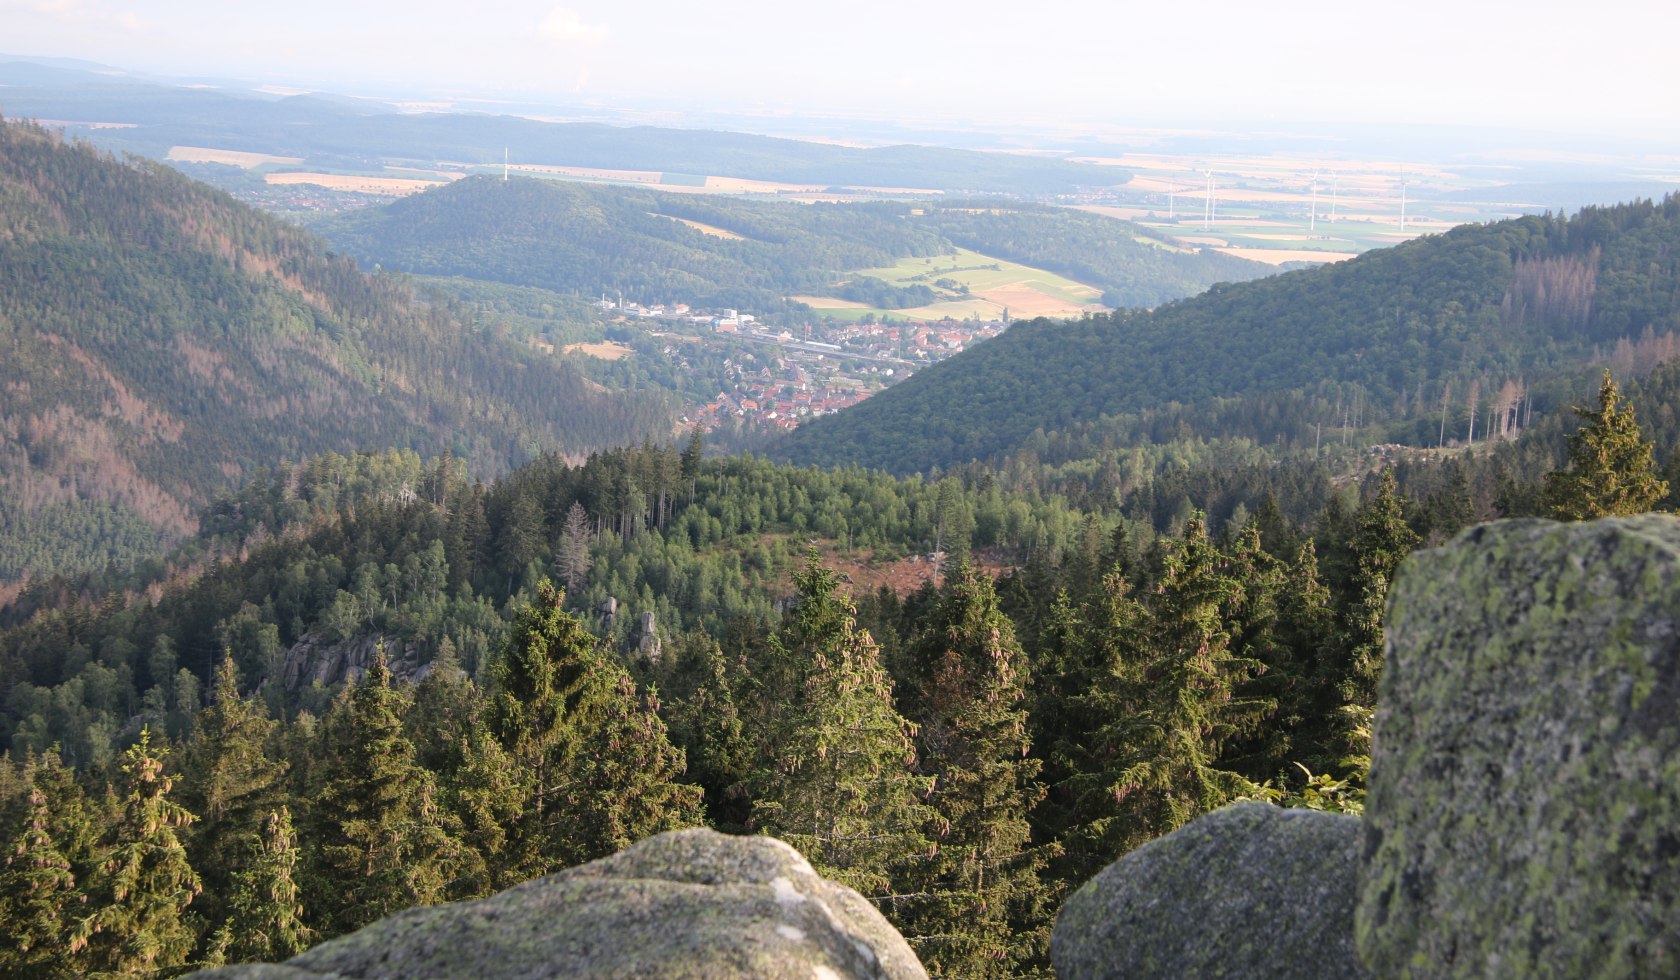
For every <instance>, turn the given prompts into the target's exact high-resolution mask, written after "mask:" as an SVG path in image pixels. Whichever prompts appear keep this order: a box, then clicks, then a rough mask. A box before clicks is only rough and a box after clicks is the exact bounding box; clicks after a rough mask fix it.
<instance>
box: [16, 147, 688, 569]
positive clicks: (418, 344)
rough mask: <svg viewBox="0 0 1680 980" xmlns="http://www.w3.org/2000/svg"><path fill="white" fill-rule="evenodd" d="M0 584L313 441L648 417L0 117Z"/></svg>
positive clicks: (439, 444) (255, 216) (194, 505)
mask: <svg viewBox="0 0 1680 980" xmlns="http://www.w3.org/2000/svg"><path fill="white" fill-rule="evenodd" d="M0 351H4V355H3V356H0V582H4V581H6V580H8V579H11V578H14V577H15V576H17V575H18V574H20V573H21V571H22V570H23V569H25V568H28V569H30V570H32V571H33V572H34V573H37V574H45V573H49V572H52V571H57V570H73V569H76V568H85V567H88V566H102V565H104V564H105V562H106V561H108V560H110V561H117V562H118V563H119V564H121V563H125V562H131V561H132V560H134V558H136V557H138V556H140V555H144V554H147V553H155V551H156V549H157V547H158V546H159V544H160V543H161V542H162V541H163V540H167V539H169V538H172V537H175V536H178V535H181V534H184V533H186V532H188V531H189V530H190V529H191V528H192V526H193V524H194V514H195V512H196V511H197V509H198V508H199V507H200V506H201V505H203V504H204V503H206V502H207V501H208V500H209V499H210V496H211V494H212V493H213V492H214V491H216V490H217V489H219V488H222V487H227V486H230V485H234V484H237V483H239V482H240V481H241V480H242V479H243V478H245V477H246V476H248V475H249V474H251V473H253V472H255V471H257V470H260V469H263V468H266V467H268V466H271V465H273V464H274V463H276V462H278V461H280V460H282V459H297V458H300V457H301V456H303V455H305V454H312V453H319V452H324V451H327V450H334V451H338V452H348V451H354V450H358V449H362V448H377V449H383V448H386V447H393V446H394V447H407V448H412V449H415V450H418V451H420V452H424V453H439V452H443V451H445V450H449V451H453V452H454V453H455V454H456V455H457V456H460V457H464V458H466V459H468V460H470V461H471V462H472V463H473V464H474V466H475V468H476V469H478V470H480V471H483V472H497V471H500V470H504V469H506V468H508V467H510V466H512V465H515V464H517V463H519V462H521V461H523V460H526V459H529V458H531V457H532V456H534V455H535V454H536V453H538V452H539V451H541V450H545V449H547V450H559V451H569V452H578V453H581V452H586V451H588V450H590V449H592V448H596V447H602V446H607V445H616V444H622V443H625V442H628V441H632V440H639V439H640V438H642V437H643V436H644V435H646V434H649V433H668V432H669V431H670V426H671V420H672V411H671V408H670V406H669V405H668V403H667V402H666V400H665V399H664V398H663V397H661V396H657V395H648V394H643V395H612V394H608V393H605V392H603V391H602V390H601V389H599V388H598V387H597V386H593V385H591V383H590V382H589V381H588V380H587V379H586V378H584V377H583V376H582V374H581V373H579V372H578V371H577V370H575V369H573V368H571V367H568V366H566V365H564V364H562V363H560V362H558V361H556V360H554V359H553V358H549V357H544V356H540V355H537V354H535V353H534V352H531V351H529V350H528V349H526V348H524V347H523V346H519V345H516V344H514V343H512V342H510V341H509V340H507V339H505V338H502V337H500V336H498V335H497V332H496V331H495V330H493V329H486V330H475V329H469V328H466V327H463V326H462V324H461V322H460V321H459V320H458V319H457V318H456V317H455V316H454V315H453V313H452V312H451V310H450V309H448V308H445V307H443V306H439V305H435V304H432V303H428V302H421V301H418V300H416V299H415V298H414V296H413V295H412V294H411V293H410V291H409V290H408V289H407V287H404V286H402V285H401V284H399V283H396V282H394V281H388V280H383V279H378V278H374V277H370V276H368V275H366V274H364V273H363V272H361V271H360V270H359V269H357V267H356V265H355V264H354V262H352V261H351V260H350V259H348V258H342V257H334V256H333V255H331V254H330V253H329V252H328V251H327V247H326V245H325V244H324V243H323V242H321V241H320V240H319V239H318V238H316V237H315V236H314V235H311V234H308V233H306V232H303V231H300V230H298V229H296V228H294V227H292V226H290V225H287V224H284V223H282V222H280V221H278V220H276V219H274V218H272V217H270V216H268V215H266V214H263V213H261V212H258V211H256V210H253V209H251V208H248V207H245V206H243V205H240V204H238V203H236V202H234V201H233V200H232V199H231V198H228V197H227V196H226V195H223V194H221V193H219V192H216V191H213V190H211V189H209V188H207V187H205V186H203V185H200V184H196V183H194V182H192V181H190V180H188V179H187V178H185V177H182V176H181V175H180V174H177V173H175V172H174V171H171V170H169V169H167V168H165V167H162V166H158V165H151V164H142V163H134V164H125V163H119V162H117V161H115V160H113V159H111V158H110V157H108V156H106V155H104V154H103V153H100V152H97V151H94V150H92V149H90V148H88V147H86V146H81V145H74V144H66V143H64V142H62V141H61V140H60V139H58V138H57V137H56V136H54V135H52V134H49V133H47V132H46V131H44V130H41V129H39V128H36V127H33V126H29V125H23V124H16V123H12V124H0Z"/></svg>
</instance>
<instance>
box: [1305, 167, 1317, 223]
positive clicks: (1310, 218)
mask: <svg viewBox="0 0 1680 980" xmlns="http://www.w3.org/2000/svg"><path fill="white" fill-rule="evenodd" d="M1318 174H1319V171H1317V170H1314V171H1313V176H1312V208H1311V210H1309V211H1308V212H1307V231H1309V232H1316V231H1317V230H1318Z"/></svg>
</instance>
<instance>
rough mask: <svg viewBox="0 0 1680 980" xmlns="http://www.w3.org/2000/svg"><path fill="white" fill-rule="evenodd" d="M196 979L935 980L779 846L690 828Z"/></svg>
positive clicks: (870, 912)
mask: <svg viewBox="0 0 1680 980" xmlns="http://www.w3.org/2000/svg"><path fill="white" fill-rule="evenodd" d="M197 976H200V977H205V978H210V977H218V978H225V977H238V978H246V980H270V978H272V980H311V978H317V980H318V978H330V977H339V976H342V977H357V978H380V977H391V978H396V977H405V978H427V977H497V978H510V980H511V978H535V977H579V978H592V977H600V978H607V977H615V978H616V977H642V978H669V980H678V978H691V977H692V978H701V977H728V976H741V977H769V978H779V977H786V978H790V980H791V978H795V977H797V978H799V980H814V978H815V980H822V978H829V980H839V978H843V977H844V978H851V977H867V978H881V980H898V978H910V977H926V976H927V973H926V972H925V971H924V970H923V969H922V966H921V964H920V963H919V962H917V960H916V956H915V954H914V953H912V952H911V951H910V947H909V945H908V944H906V943H905V941H904V939H903V937H901V936H900V935H899V934H898V933H897V932H896V931H895V930H894V929H893V928H892V926H890V925H888V924H887V920H886V919H884V918H882V916H881V914H880V913H879V912H878V911H876V910H875V907H874V906H872V905H870V904H869V902H867V901H865V900H864V899H863V897H862V896H860V895H858V894H857V893H856V892H854V891H852V890H851V889H849V888H846V887H844V886H841V885H837V884H834V883H833V882H830V881H825V880H824V879H822V878H820V877H818V876H817V874H816V872H814V871H812V870H811V866H810V865H809V864H808V863H806V861H805V859H804V858H803V857H801V856H800V855H799V853H798V852H797V851H795V850H794V849H793V848H791V847H789V846H788V845H786V844H784V843H782V842H780V841H777V840H773V839H771V838H768V837H728V836H725V835H723V834H718V833H714V832H712V831H710V830H680V831H674V832H672V833H668V834H661V835H659V836H657V837H651V838H649V839H647V840H645V841H642V842H641V843H639V844H637V845H635V846H634V847H631V848H628V849H626V850H624V851H622V852H620V853H618V854H616V855H613V856H612V857H609V858H603V859H602V860H599V861H595V862H592V863H590V864H586V865H583V866H581V867H577V868H572V869H570V870H568V871H562V872H560V873H558V874H553V875H549V876H547V877H545V878H539V879H537V880H535V881H530V882H526V883H525V884H523V885H519V886H517V887H514V888H510V889H508V890H507V891H505V892H502V893H501V894H498V895H495V896H492V897H490V898H486V899H480V900H478V901H472V902H459V903H456V904H454V905H439V906H433V907H431V908H420V909H410V910H408V911H406V912H401V913H398V914H397V915H393V916H390V917H389V918H386V919H382V920H381V921H379V922H376V923H374V924H373V925H370V926H368V927H366V928H364V929H361V930H359V931H357V932H354V933H351V934H349V935H347V936H340V937H339V938H337V939H334V940H331V941H329V942H325V943H322V944H321V945H319V946H317V947H315V948H314V949H311V950H309V951H308V952H306V953H304V954H302V955H301V956H297V957H295V958H293V959H291V960H288V961H287V962H286V963H284V964H281V965H279V966H257V967H230V968H225V969H221V970H212V971H205V972H203V973H200V974H197Z"/></svg>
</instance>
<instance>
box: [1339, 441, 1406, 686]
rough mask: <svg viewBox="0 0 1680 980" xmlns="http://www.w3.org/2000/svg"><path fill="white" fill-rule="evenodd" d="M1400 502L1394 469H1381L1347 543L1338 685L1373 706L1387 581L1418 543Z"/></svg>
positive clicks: (1380, 665) (1360, 509) (1381, 659)
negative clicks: (1347, 597)
mask: <svg viewBox="0 0 1680 980" xmlns="http://www.w3.org/2000/svg"><path fill="white" fill-rule="evenodd" d="M1402 506H1403V504H1402V500H1401V497H1400V489H1399V486H1398V485H1397V484H1396V483H1395V480H1394V471H1393V470H1384V471H1383V472H1382V475H1381V476H1380V477H1378V480H1377V492H1376V494H1375V495H1373V496H1372V497H1371V499H1370V500H1368V501H1366V502H1365V504H1364V505H1363V506H1361V507H1360V508H1359V510H1358V511H1357V512H1356V513H1355V514H1354V518H1353V523H1354V529H1353V538H1352V540H1351V541H1350V542H1349V550H1350V552H1351V556H1352V559H1353V577H1352V581H1351V582H1350V583H1349V584H1350V593H1351V600H1352V601H1351V603H1350V605H1349V606H1348V609H1347V611H1346V613H1345V614H1344V616H1343V622H1344V626H1343V629H1344V631H1345V634H1346V637H1347V639H1346V645H1347V651H1348V656H1347V663H1346V667H1345V675H1344V676H1345V679H1344V681H1343V684H1342V689H1343V700H1344V703H1347V704H1354V705H1361V706H1364V707H1375V706H1376V703H1377V681H1378V679H1379V678H1380V677H1381V676H1382V665H1383V620H1384V617H1385V615H1386V610H1387V606H1388V586H1389V583H1391V582H1392V581H1393V580H1394V573H1395V572H1396V571H1398V570H1399V568H1400V563H1401V562H1402V561H1404V560H1405V559H1406V556H1407V555H1409V554H1411V553H1412V550H1413V549H1414V548H1416V547H1417V546H1418V536H1417V533H1416V532H1415V531H1413V530H1412V528H1411V526H1410V525H1409V524H1407V523H1406V518H1405V514H1404V512H1403V510H1402Z"/></svg>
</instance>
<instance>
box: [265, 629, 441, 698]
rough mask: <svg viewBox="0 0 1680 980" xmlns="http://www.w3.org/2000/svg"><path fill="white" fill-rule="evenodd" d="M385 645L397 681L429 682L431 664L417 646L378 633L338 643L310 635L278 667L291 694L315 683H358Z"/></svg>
mask: <svg viewBox="0 0 1680 980" xmlns="http://www.w3.org/2000/svg"><path fill="white" fill-rule="evenodd" d="M381 645H383V646H384V648H385V656H386V657H387V658H388V659H389V661H390V663H389V667H390V670H391V676H392V677H393V678H395V679H396V680H399V681H405V682H409V683H415V684H418V683H419V682H420V681H422V680H424V679H425V677H426V673H427V671H428V670H429V669H430V667H431V665H430V664H429V663H427V664H422V663H421V662H420V651H419V650H418V648H416V646H415V645H414V644H413V643H404V644H397V643H395V642H394V641H392V640H390V639H388V638H386V637H384V636H382V635H380V634H377V633H364V634H358V635H356V636H354V637H352V638H350V639H347V640H339V641H337V642H333V641H331V640H328V639H327V638H326V637H324V636H322V635H321V634H319V633H307V634H305V635H304V636H303V637H302V638H300V639H299V640H298V641H297V642H296V643H294V644H292V645H291V646H290V647H288V648H287V649H286V651H285V653H284V654H282V656H281V658H280V663H279V665H278V667H277V669H278V671H279V675H280V683H281V685H282V686H283V687H284V688H285V690H286V692H287V693H288V694H296V693H297V692H299V691H302V690H305V689H307V688H309V687H311V686H313V685H315V684H321V685H323V686H325V687H336V686H338V685H340V684H344V683H347V682H355V681H357V680H359V679H360V678H361V676H362V675H363V674H365V673H366V672H367V669H368V665H370V664H372V663H373V654H374V651H375V650H376V649H378V648H379V647H380V646H381Z"/></svg>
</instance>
